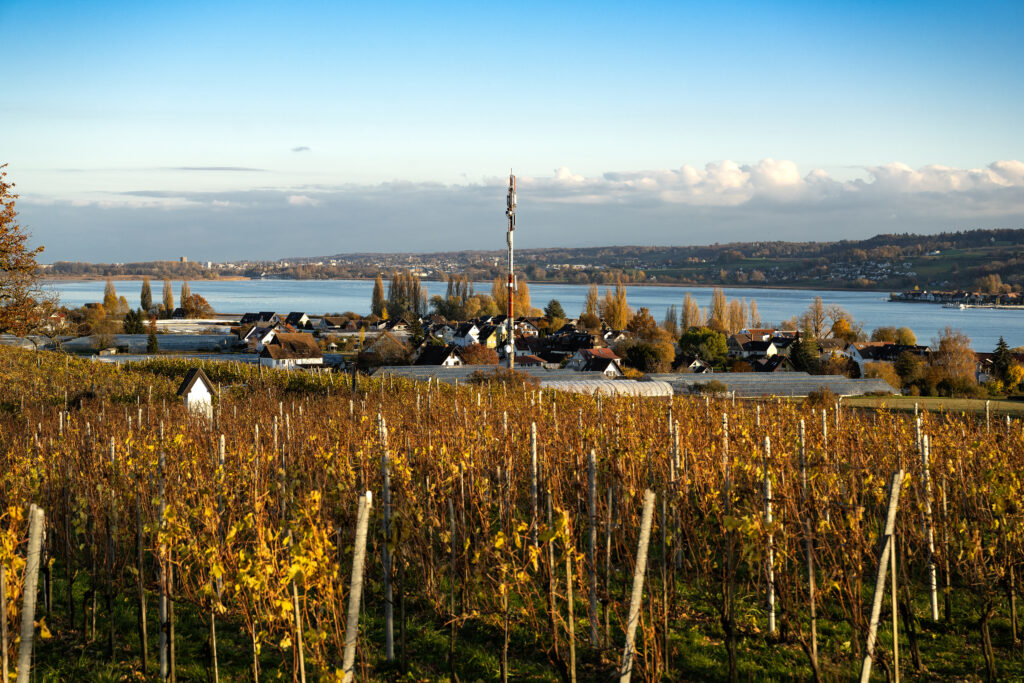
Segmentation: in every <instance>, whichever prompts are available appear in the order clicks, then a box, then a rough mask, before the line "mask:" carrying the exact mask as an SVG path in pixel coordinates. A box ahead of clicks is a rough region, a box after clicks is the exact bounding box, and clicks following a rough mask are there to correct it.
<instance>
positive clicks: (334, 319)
mask: <svg viewBox="0 0 1024 683" xmlns="http://www.w3.org/2000/svg"><path fill="white" fill-rule="evenodd" d="M320 320H322V321H323V322H325V323H326V324H328V325H329V326H331V327H341V326H342V325H344V324H345V323H347V322H348V318H346V317H345V316H343V315H325V316H324V317H322V318H320Z"/></svg>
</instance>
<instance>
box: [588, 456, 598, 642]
mask: <svg viewBox="0 0 1024 683" xmlns="http://www.w3.org/2000/svg"><path fill="white" fill-rule="evenodd" d="M587 516H588V520H587V524H588V526H589V529H588V533H587V569H588V571H589V572H590V608H589V611H588V612H587V619H588V620H589V622H590V644H591V645H592V646H593V647H597V645H598V636H597V453H596V452H595V451H594V450H593V449H591V451H590V459H589V461H588V462H587Z"/></svg>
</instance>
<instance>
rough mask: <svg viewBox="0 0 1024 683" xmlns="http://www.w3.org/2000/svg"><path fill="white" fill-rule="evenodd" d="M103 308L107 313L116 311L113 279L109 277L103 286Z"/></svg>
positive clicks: (115, 292) (115, 293)
mask: <svg viewBox="0 0 1024 683" xmlns="http://www.w3.org/2000/svg"><path fill="white" fill-rule="evenodd" d="M103 308H104V309H105V310H106V311H107V314H108V315H114V314H115V313H117V290H116V289H114V281H113V280H111V279H110V278H109V277H108V278H107V284H106V285H104V287H103Z"/></svg>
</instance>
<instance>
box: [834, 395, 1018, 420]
mask: <svg viewBox="0 0 1024 683" xmlns="http://www.w3.org/2000/svg"><path fill="white" fill-rule="evenodd" d="M843 403H844V404H846V405H849V406H854V407H859V408H885V409H888V410H896V411H903V412H911V413H912V412H914V406H915V405H916V406H917V407H918V410H927V411H933V412H945V413H965V414H971V415H981V416H984V415H985V404H986V403H988V404H989V416H990V418H991V419H992V420H996V419H1000V420H1005V419H1006V416H1007V415H1009V416H1010V418H1011V419H1019V418H1021V417H1024V401H1007V400H1000V399H992V400H991V401H986V400H985V399H979V398H939V397H931V396H850V397H847V398H844V399H843Z"/></svg>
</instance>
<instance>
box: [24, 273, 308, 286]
mask: <svg viewBox="0 0 1024 683" xmlns="http://www.w3.org/2000/svg"><path fill="white" fill-rule="evenodd" d="M147 277H148V278H149V279H150V280H158V281H159V280H163V279H164V278H163V277H162V276H159V275H44V276H43V277H41V278H39V279H40V281H41V282H43V283H44V284H45V283H48V282H104V281H106V280H115V281H118V282H119V281H121V280H132V281H135V280H139V281H141V280H144V279H145V278H147ZM169 279H171V280H180V279H181V278H180V277H172V278H169ZM186 279H187V281H188V282H217V281H222V282H223V281H237V280H257V279H259V278H253V277H246V276H244V275H231V276H227V277H224V276H218V277H201V278H186ZM279 279H281V280H291V279H294V278H279Z"/></svg>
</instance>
